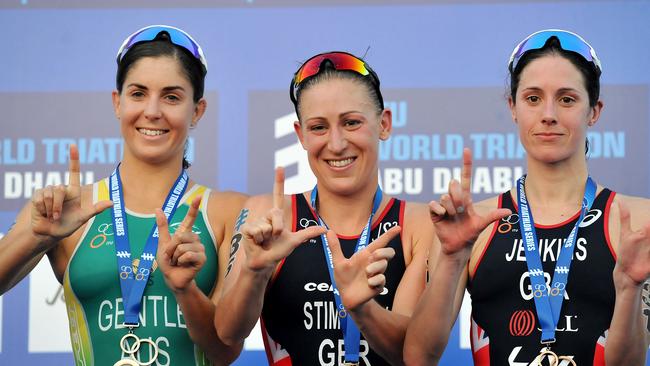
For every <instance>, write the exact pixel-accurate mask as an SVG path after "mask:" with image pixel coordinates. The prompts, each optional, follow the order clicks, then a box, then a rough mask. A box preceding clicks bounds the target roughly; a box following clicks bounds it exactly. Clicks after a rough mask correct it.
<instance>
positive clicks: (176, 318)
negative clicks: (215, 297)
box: [63, 179, 218, 366]
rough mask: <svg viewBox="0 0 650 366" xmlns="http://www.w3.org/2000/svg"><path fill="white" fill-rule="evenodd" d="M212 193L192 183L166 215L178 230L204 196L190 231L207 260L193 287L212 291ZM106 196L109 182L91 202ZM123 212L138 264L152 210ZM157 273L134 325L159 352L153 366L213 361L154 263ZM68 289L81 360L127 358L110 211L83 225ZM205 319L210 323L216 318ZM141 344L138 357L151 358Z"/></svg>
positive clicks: (90, 364) (97, 362) (87, 365)
mask: <svg viewBox="0 0 650 366" xmlns="http://www.w3.org/2000/svg"><path fill="white" fill-rule="evenodd" d="M209 195H210V190H209V189H207V188H206V187H203V186H200V185H196V184H195V185H194V186H192V187H191V188H188V190H187V192H186V193H185V195H184V196H183V197H182V199H181V202H180V203H179V205H178V208H177V210H176V212H175V214H174V216H173V217H172V218H171V220H169V230H170V233H172V234H173V233H174V232H175V231H176V228H177V227H178V225H180V223H181V221H182V220H183V218H184V217H185V215H186V213H187V211H188V209H189V203H190V202H192V199H194V197H197V196H203V199H202V201H201V207H200V214H199V215H198V217H197V218H196V221H195V223H194V226H193V228H192V231H193V232H194V233H196V234H198V235H199V237H200V240H201V243H203V245H204V246H205V254H206V256H207V260H206V262H205V264H204V266H203V268H202V269H201V271H200V272H199V273H198V274H197V276H196V284H197V285H198V287H199V288H200V289H201V291H203V293H205V294H206V295H207V296H210V294H211V293H212V291H213V290H214V288H215V286H216V278H217V268H218V264H217V251H216V246H215V239H214V233H213V232H212V229H211V228H210V224H209V222H208V219H207V212H206V207H207V203H208V197H209ZM109 199H110V197H109V190H108V179H103V180H101V181H99V182H97V183H95V184H94V185H93V202H98V201H102V200H109ZM126 214H127V225H128V228H129V230H128V235H129V243H130V245H131V252H132V258H136V259H134V260H133V262H134V263H133V265H134V267H136V266H137V262H138V261H139V258H140V255H141V254H142V250H143V248H144V245H145V243H146V239H147V237H148V235H149V233H150V232H151V228H152V227H153V226H154V225H155V223H156V219H155V216H154V215H153V214H150V215H142V214H138V213H134V212H131V211H129V210H128V209H127V210H126ZM152 271H153V273H152V274H151V275H150V277H149V281H148V284H147V287H146V288H145V291H144V295H143V299H142V308H141V310H140V326H139V327H138V328H135V329H134V333H135V334H136V335H137V336H138V337H139V338H149V339H151V340H152V341H153V342H155V343H156V344H157V346H158V348H159V350H160V354H159V356H158V358H157V359H156V362H154V363H153V365H154V366H164V365H165V366H166V365H171V366H185V365H188V366H189V365H192V366H199V365H200V366H203V365H209V364H210V363H209V362H208V361H207V359H206V358H205V356H204V355H203V352H201V351H200V350H199V348H198V347H197V346H196V345H194V343H192V340H191V339H190V336H189V333H188V331H187V327H186V325H185V321H184V318H183V314H182V312H181V310H180V307H179V306H178V304H177V303H176V298H175V297H174V294H173V293H172V292H171V291H170V290H169V288H168V287H167V286H166V285H165V280H164V278H163V275H162V273H161V272H160V271H159V270H157V262H154V264H153V268H152ZM134 272H135V271H134ZM63 287H64V291H65V302H66V308H67V310H68V320H69V322H70V337H71V341H72V350H73V352H74V359H75V363H76V365H77V366H104V365H107V366H112V365H113V364H114V363H115V362H116V361H118V360H119V359H121V358H122V356H123V355H122V351H121V349H120V345H119V344H120V339H121V338H122V337H123V336H124V335H125V334H126V333H127V332H128V329H127V328H125V327H124V326H123V325H122V323H123V321H124V306H123V302H122V293H121V291H120V282H119V277H118V273H117V259H116V255H115V243H114V240H113V221H112V217H111V210H110V209H109V210H105V211H104V212H102V213H100V214H99V215H97V216H95V217H94V218H92V219H90V220H89V221H88V223H87V224H86V228H85V230H84V233H83V234H82V236H81V239H79V243H78V244H77V247H76V249H75V251H74V253H73V255H72V258H71V259H70V262H69V264H68V268H67V270H66V272H65V276H64V282H63ZM206 321H207V322H210V323H211V322H212V319H206ZM142 348H143V349H141V350H140V351H139V352H138V356H139V358H140V360H141V361H142V362H147V361H148V360H149V359H150V358H149V352H151V350H150V349H149V348H150V345H148V344H146V343H143V344H142ZM126 356H128V355H124V357H125V358H126Z"/></svg>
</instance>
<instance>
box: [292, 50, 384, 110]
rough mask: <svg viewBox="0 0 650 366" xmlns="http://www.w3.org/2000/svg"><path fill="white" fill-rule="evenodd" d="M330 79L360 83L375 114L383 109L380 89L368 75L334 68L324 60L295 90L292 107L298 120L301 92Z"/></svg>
mask: <svg viewBox="0 0 650 366" xmlns="http://www.w3.org/2000/svg"><path fill="white" fill-rule="evenodd" d="M332 79H344V80H352V81H354V82H356V83H359V84H360V85H362V86H363V87H364V88H365V89H366V91H367V92H368V96H369V97H370V99H371V100H372V101H373V105H374V107H375V109H376V110H377V114H380V113H381V112H382V111H383V110H384V107H383V98H382V96H381V94H380V93H381V91H379V88H377V87H376V86H375V85H374V84H373V81H372V79H371V78H370V77H368V76H364V75H361V74H359V73H356V72H354V71H349V70H336V69H335V68H334V65H333V64H332V62H331V61H330V60H324V61H323V63H322V64H321V66H320V71H319V72H318V73H317V74H316V75H314V76H311V77H309V78H307V79H305V80H304V81H303V82H302V83H300V88H299V89H297V91H296V102H295V104H294V107H295V109H296V114H297V115H298V119H299V120H300V97H301V95H302V93H303V92H304V91H305V90H307V89H309V88H311V87H312V86H314V85H316V84H319V83H320V82H322V81H327V80H332Z"/></svg>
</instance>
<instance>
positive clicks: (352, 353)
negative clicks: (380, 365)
mask: <svg viewBox="0 0 650 366" xmlns="http://www.w3.org/2000/svg"><path fill="white" fill-rule="evenodd" d="M317 197H318V185H316V186H315V187H314V189H313V190H312V191H311V207H313V208H314V212H316V217H318V223H319V224H320V225H321V226H324V227H326V228H327V229H329V227H328V226H327V224H326V223H325V222H324V221H323V219H321V217H320V215H318V210H317V209H316V199H317ZM381 199H382V191H381V188H380V187H379V186H377V190H376V191H375V198H374V199H373V203H372V211H371V212H370V217H369V218H368V223H367V224H366V226H365V227H364V228H363V230H362V231H361V235H359V240H358V241H357V245H356V247H355V248H354V252H355V253H356V252H358V251H360V250H363V248H365V247H367V246H368V243H369V242H370V228H371V225H372V218H373V217H374V216H375V214H376V213H377V210H378V209H379V205H380V204H381ZM321 242H322V244H323V251H324V252H325V259H326V260H327V269H328V271H329V274H330V280H331V282H332V289H333V291H332V292H333V293H334V301H335V302H336V309H337V310H338V315H339V322H340V324H341V330H342V331H343V344H344V347H345V362H346V363H353V364H358V362H359V346H360V344H361V332H360V331H359V328H358V327H357V325H356V324H355V323H354V320H353V319H352V317H350V316H348V315H347V310H346V309H345V307H344V306H343V303H342V302H341V295H340V294H339V290H338V288H337V286H336V281H335V280H334V261H333V260H332V252H331V251H330V248H329V246H328V245H327V236H326V235H325V234H322V235H321Z"/></svg>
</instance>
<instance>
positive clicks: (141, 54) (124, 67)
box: [115, 33, 205, 169]
mask: <svg viewBox="0 0 650 366" xmlns="http://www.w3.org/2000/svg"><path fill="white" fill-rule="evenodd" d="M145 57H153V58H156V57H171V58H173V59H174V60H177V61H178V64H179V65H180V67H181V71H182V73H183V74H184V75H185V76H186V77H187V80H188V81H189V82H190V84H191V85H192V90H193V93H192V100H193V101H194V103H198V101H199V100H201V98H203V91H204V88H205V73H204V71H203V68H202V66H201V62H200V61H199V60H197V59H196V58H195V57H194V55H192V54H191V53H190V52H189V51H187V50H185V49H184V48H182V47H180V46H176V45H174V44H173V43H171V41H170V40H169V36H168V35H167V34H166V33H160V34H159V35H158V37H157V38H156V39H155V40H153V41H150V42H141V43H137V44H135V45H134V46H133V47H131V48H130V49H129V50H128V51H127V52H126V54H125V55H124V56H123V57H122V59H121V60H120V62H119V63H118V64H117V73H116V75H115V84H116V88H117V91H118V92H119V93H120V94H121V93H122V88H123V86H124V80H126V76H127V74H128V73H129V70H131V67H133V65H134V64H135V63H136V62H138V61H139V60H140V59H143V58H145ZM187 148H188V144H187V142H186V143H185V151H187ZM189 167H190V163H189V162H188V161H187V159H186V158H185V153H184V154H183V169H187V168H189Z"/></svg>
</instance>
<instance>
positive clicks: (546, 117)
mask: <svg viewBox="0 0 650 366" xmlns="http://www.w3.org/2000/svg"><path fill="white" fill-rule="evenodd" d="M555 107H556V106H555V103H552V102H547V103H544V109H543V112H544V114H543V115H542V123H544V124H555V123H557V111H556V108H555Z"/></svg>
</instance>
